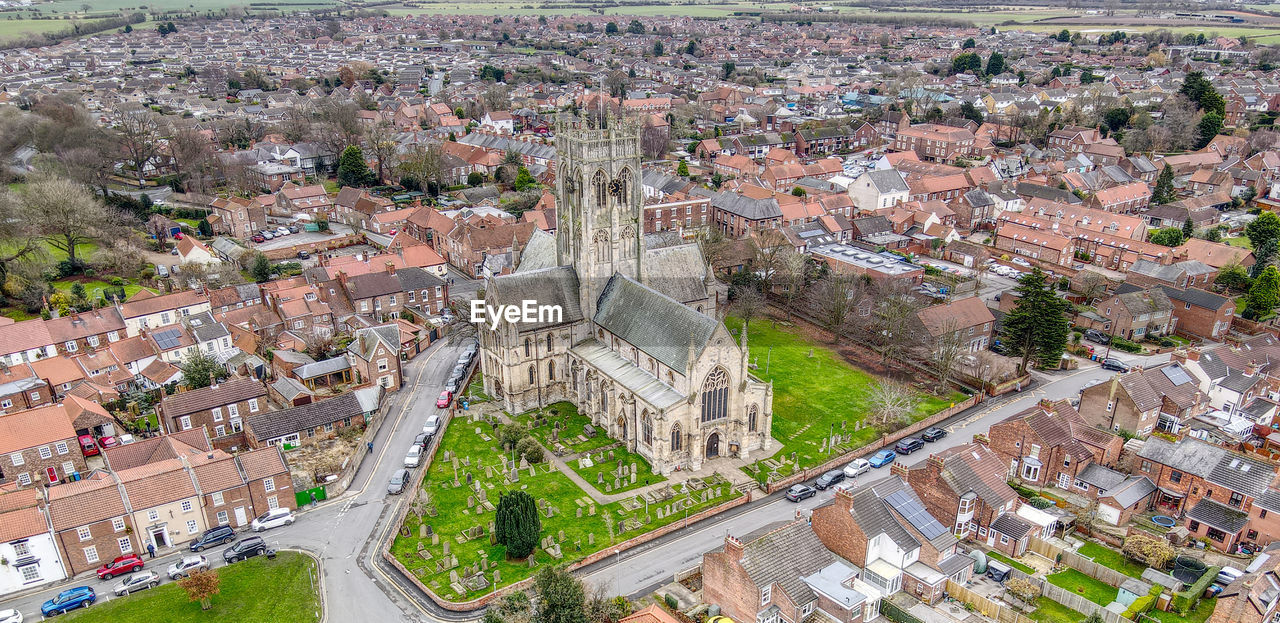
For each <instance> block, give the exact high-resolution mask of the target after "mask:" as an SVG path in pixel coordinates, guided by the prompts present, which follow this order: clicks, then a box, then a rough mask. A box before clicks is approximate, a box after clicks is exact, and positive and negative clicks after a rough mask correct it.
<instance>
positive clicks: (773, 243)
mask: <svg viewBox="0 0 1280 623" xmlns="http://www.w3.org/2000/svg"><path fill="white" fill-rule="evenodd" d="M754 240H755V243H756V249H755V257H753V258H752V260H751V269H752V270H754V271H756V272H758V273H760V279H761V281H762V282H763V283H764V292H765V294H766V295H768V294H772V291H773V284H774V282H775V281H776V280H777V279H778V273H779V271H780V270H781V267H782V258H783V256H784V255H785V254H786V253H787V251H790V252H792V253H795V249H794V248H792V247H791V244H790V242H788V241H787V237H786V236H784V235H783V234H782V232H780V231H778V230H776V229H763V230H760V231H759V232H757V233H756V235H755V238H754Z"/></svg>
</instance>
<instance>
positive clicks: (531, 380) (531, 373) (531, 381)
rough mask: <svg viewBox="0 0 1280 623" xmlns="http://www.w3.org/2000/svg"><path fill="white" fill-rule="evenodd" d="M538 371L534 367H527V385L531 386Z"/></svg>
mask: <svg viewBox="0 0 1280 623" xmlns="http://www.w3.org/2000/svg"><path fill="white" fill-rule="evenodd" d="M537 373H538V369H537V367H535V366H529V384H530V385H532V384H533V377H534V376H535V375H537Z"/></svg>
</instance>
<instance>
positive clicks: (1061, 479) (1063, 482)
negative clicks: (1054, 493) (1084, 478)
mask: <svg viewBox="0 0 1280 623" xmlns="http://www.w3.org/2000/svg"><path fill="white" fill-rule="evenodd" d="M1070 487H1071V475H1070V474H1068V473H1066V472H1058V488H1059V489H1062V490H1063V491H1066V490H1067V489H1068V488H1070Z"/></svg>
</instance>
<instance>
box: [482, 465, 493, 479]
mask: <svg viewBox="0 0 1280 623" xmlns="http://www.w3.org/2000/svg"><path fill="white" fill-rule="evenodd" d="M484 477H485V478H493V468H492V467H490V466H488V465H485V466H484Z"/></svg>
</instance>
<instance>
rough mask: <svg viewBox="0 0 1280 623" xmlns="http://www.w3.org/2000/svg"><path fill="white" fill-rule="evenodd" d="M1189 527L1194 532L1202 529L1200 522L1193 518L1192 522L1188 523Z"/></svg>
mask: <svg viewBox="0 0 1280 623" xmlns="http://www.w3.org/2000/svg"><path fill="white" fill-rule="evenodd" d="M1187 529H1188V530H1190V531H1192V532H1198V531H1199V530H1200V522H1198V521H1196V520H1194V519H1192V520H1191V523H1188V524H1187Z"/></svg>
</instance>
